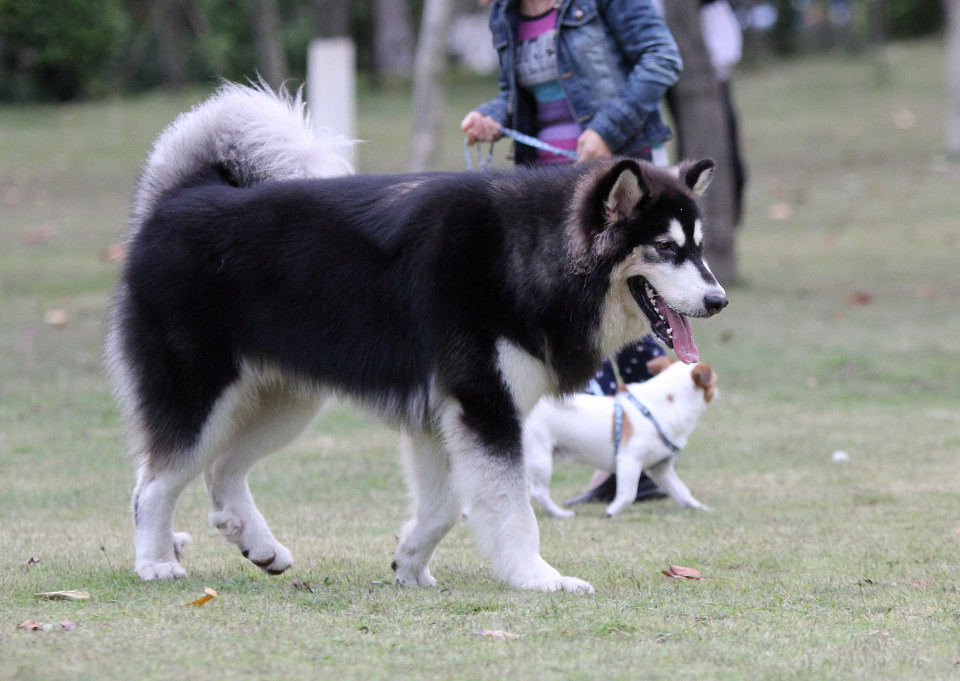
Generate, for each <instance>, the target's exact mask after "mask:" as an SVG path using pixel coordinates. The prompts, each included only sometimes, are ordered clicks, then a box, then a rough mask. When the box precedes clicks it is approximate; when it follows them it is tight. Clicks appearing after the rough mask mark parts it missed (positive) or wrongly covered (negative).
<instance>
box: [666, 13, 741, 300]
mask: <svg viewBox="0 0 960 681" xmlns="http://www.w3.org/2000/svg"><path fill="white" fill-rule="evenodd" d="M664 12H665V14H666V20H667V24H668V25H669V26H670V31H671V32H672V33H673V37H674V39H675V40H676V41H677V47H679V48H680V54H681V55H683V73H682V74H681V76H680V80H678V81H677V84H676V85H674V96H675V99H676V111H675V112H674V115H675V121H674V123H675V125H676V128H677V135H678V136H679V137H680V138H681V139H682V140H683V149H684V153H685V154H686V155H687V156H688V157H690V158H707V157H709V158H712V159H713V160H714V162H715V163H716V170H715V172H714V174H713V182H712V183H711V185H710V189H709V191H708V192H707V194H706V196H705V197H704V199H703V210H704V214H705V216H706V218H707V220H708V222H709V230H708V232H707V238H706V239H705V240H704V241H705V244H706V245H705V249H706V254H707V259H708V260H709V261H710V267H711V269H712V270H713V272H714V274H716V275H717V279H719V280H720V282H721V283H723V284H730V283H733V282H735V281H737V277H738V273H737V258H736V249H735V242H734V226H735V220H736V218H735V216H736V202H735V185H734V170H733V160H732V159H733V156H732V150H731V149H730V139H729V137H728V136H727V135H726V134H724V132H723V131H725V130H726V129H727V124H728V121H727V113H726V109H725V108H724V105H723V96H722V93H721V91H720V83H719V82H718V81H717V77H716V74H715V72H714V69H713V65H712V64H711V63H710V54H709V53H708V52H707V47H706V45H705V44H704V42H703V35H702V33H701V31H700V0H669V2H665V3H664Z"/></svg>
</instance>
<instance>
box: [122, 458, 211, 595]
mask: <svg viewBox="0 0 960 681" xmlns="http://www.w3.org/2000/svg"><path fill="white" fill-rule="evenodd" d="M198 468H199V467H198V466H197V465H195V464H194V465H188V466H182V467H173V468H169V469H162V470H159V471H153V470H150V468H149V467H148V466H147V464H146V463H144V464H141V466H140V470H139V472H138V474H137V486H136V488H135V489H134V492H133V521H134V528H135V529H134V547H135V549H136V553H137V557H136V563H135V565H134V571H135V572H136V573H137V574H138V575H139V576H140V578H141V579H145V580H147V581H151V580H154V579H179V578H181V577H186V576H187V571H186V570H184V569H183V566H182V565H180V555H181V554H182V552H183V548H184V547H185V546H186V545H187V544H188V543H189V542H190V535H189V534H186V533H185V532H177V533H174V531H173V515H174V511H176V508H177V499H179V498H180V493H181V492H183V488H184V487H186V486H187V483H189V482H190V481H191V480H193V478H195V477H196V475H197V473H198V472H199V470H198Z"/></svg>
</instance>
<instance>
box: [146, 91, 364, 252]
mask: <svg viewBox="0 0 960 681" xmlns="http://www.w3.org/2000/svg"><path fill="white" fill-rule="evenodd" d="M352 147H353V142H352V141H351V140H348V139H347V138H345V137H342V136H340V135H336V134H334V133H332V132H329V131H320V132H315V131H314V130H313V128H312V127H311V123H310V117H309V115H308V114H307V111H306V106H305V103H304V101H303V93H302V89H301V90H298V91H297V93H296V94H290V93H289V92H288V91H287V90H286V89H285V88H281V89H280V90H279V91H278V92H274V91H273V90H272V89H271V88H270V87H269V86H267V85H266V84H264V83H262V82H261V83H260V84H259V85H257V86H252V87H248V86H244V85H238V84H236V83H225V84H224V85H223V86H221V88H220V89H219V90H218V91H217V93H216V94H215V95H214V96H212V97H210V98H209V99H207V100H205V101H204V102H203V103H201V104H199V105H198V106H196V107H195V108H194V109H192V110H191V111H189V112H187V113H184V114H181V115H180V116H179V117H178V118H177V119H176V120H175V121H174V122H173V123H171V124H170V126H168V127H167V129H166V130H164V131H163V132H162V133H161V134H160V136H159V137H158V138H157V141H156V143H155V144H154V146H153V151H152V152H151V153H150V156H149V157H148V158H147V162H146V164H145V165H144V167H143V171H142V174H141V176H140V182H139V184H138V185H137V189H136V193H135V195H134V202H133V212H132V219H131V221H130V231H129V234H128V238H133V236H134V235H135V234H136V233H137V231H139V229H140V226H141V225H142V224H143V223H144V221H145V220H147V219H149V217H150V215H151V214H152V213H153V210H154V208H155V206H156V204H157V201H158V200H159V199H160V197H161V196H163V194H164V193H166V192H167V191H169V190H171V189H174V188H175V187H178V186H180V185H182V184H183V183H184V182H187V181H189V180H190V179H191V178H192V177H193V176H194V175H196V174H197V173H199V172H201V171H203V170H205V169H207V168H210V167H211V166H216V167H219V168H220V169H221V171H223V172H225V173H227V175H228V177H229V178H230V182H231V183H232V184H235V185H237V186H241V187H243V186H250V185H252V184H255V183H258V182H264V181H267V180H284V179H296V178H306V177H332V176H336V175H349V174H350V173H352V172H353V167H352V164H351V162H350V157H351V150H352Z"/></svg>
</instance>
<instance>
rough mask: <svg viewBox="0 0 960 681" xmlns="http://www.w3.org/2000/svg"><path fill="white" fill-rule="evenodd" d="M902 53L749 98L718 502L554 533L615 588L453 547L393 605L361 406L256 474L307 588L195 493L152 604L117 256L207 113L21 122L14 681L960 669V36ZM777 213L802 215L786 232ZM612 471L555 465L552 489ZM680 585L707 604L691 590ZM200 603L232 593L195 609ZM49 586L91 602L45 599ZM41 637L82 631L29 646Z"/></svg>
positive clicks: (118, 110) (3, 560) (379, 476)
mask: <svg viewBox="0 0 960 681" xmlns="http://www.w3.org/2000/svg"><path fill="white" fill-rule="evenodd" d="M890 56H891V65H892V77H891V80H890V81H889V82H887V83H884V84H877V83H875V82H874V81H873V80H872V79H873V74H874V70H873V67H872V65H871V64H870V63H869V62H868V61H867V60H866V59H860V58H848V57H830V58H823V59H818V58H812V59H808V60H804V61H801V62H795V63H788V64H777V65H770V66H768V67H766V68H764V69H762V70H759V71H756V72H750V73H741V74H738V76H737V79H736V83H735V87H736V95H737V97H738V101H739V108H740V112H741V117H742V121H743V128H744V137H745V147H746V155H747V159H748V162H749V166H750V189H749V196H748V207H747V208H748V212H747V220H746V223H745V224H744V225H743V226H742V228H741V232H740V235H739V244H738V245H739V253H740V259H741V267H740V269H741V272H742V274H743V279H744V281H743V283H742V284H741V285H738V286H736V287H732V288H731V289H730V291H729V294H730V298H731V301H732V302H731V304H730V307H729V308H728V309H727V310H726V311H725V312H724V313H723V314H722V315H721V316H720V317H718V318H716V319H714V320H710V321H705V322H698V323H697V324H696V329H695V330H696V333H697V340H698V343H699V345H700V348H701V351H702V354H703V356H704V358H705V359H706V360H708V361H710V362H711V363H712V364H713V365H714V367H715V368H716V369H717V371H718V372H719V374H720V376H721V389H722V393H723V395H722V398H721V400H720V401H719V402H718V403H716V405H715V406H714V407H713V408H712V409H711V410H710V411H709V412H708V413H707V414H706V416H705V417H704V418H703V419H702V421H701V424H700V426H699V428H698V430H697V432H696V434H695V435H694V437H693V439H692V441H691V443H690V445H689V447H688V449H687V451H686V452H685V453H684V457H683V460H682V463H681V474H682V475H683V477H684V479H685V480H686V482H687V483H688V484H689V486H690V487H691V489H692V490H693V491H694V493H695V494H696V495H697V497H698V498H700V499H701V500H702V501H704V502H705V503H707V504H709V505H711V506H713V507H714V508H715V509H716V511H715V512H714V513H712V514H702V513H694V512H688V511H682V510H679V509H676V508H674V507H673V505H672V504H670V503H669V502H654V503H648V504H643V505H637V506H634V507H632V508H630V509H628V510H627V511H626V512H624V513H623V514H622V515H621V516H619V517H617V518H616V519H614V520H605V519H603V518H602V509H601V508H600V507H590V508H584V509H582V510H581V511H580V512H579V513H578V515H577V517H576V518H574V519H572V520H569V521H557V520H554V519H550V518H543V519H542V523H541V535H542V547H543V553H544V556H545V557H546V558H547V559H548V560H549V561H551V562H552V563H553V564H555V565H556V566H558V567H559V568H560V569H561V570H563V571H564V572H565V573H567V574H573V575H576V576H579V577H583V578H586V579H589V580H590V581H591V582H592V583H593V584H594V586H595V587H596V588H597V594H596V595H595V596H593V597H577V596H572V595H566V594H553V595H544V594H530V593H518V592H513V591H510V590H508V589H506V588H504V587H503V586H502V585H501V584H499V583H497V582H496V581H495V580H494V579H493V578H492V577H491V576H490V574H489V571H488V570H487V568H486V566H485V565H484V564H483V563H482V562H481V561H479V560H478V558H477V553H476V551H475V549H474V546H473V543H472V541H471V539H470V537H469V536H468V534H467V533H466V531H465V529H464V528H463V527H462V526H460V527H457V528H455V529H454V530H453V531H452V532H451V533H450V535H449V536H448V537H447V538H446V539H445V540H444V542H443V543H442V544H441V546H440V548H439V549H438V551H437V555H436V558H435V560H434V564H433V573H434V575H435V576H436V577H437V578H438V582H439V584H438V587H437V588H436V589H430V590H405V589H404V590H401V589H397V588H395V587H394V586H392V585H391V583H390V578H391V573H390V570H389V563H390V559H391V554H392V551H393V547H394V535H395V533H396V532H397V530H398V529H399V528H400V525H401V524H402V521H403V519H404V518H405V515H406V512H407V503H408V502H407V499H406V494H405V491H404V488H403V484H402V480H401V474H400V469H399V465H398V462H397V458H396V455H395V451H394V450H395V445H396V436H395V435H394V434H393V433H391V432H390V431H388V430H385V429H383V428H382V427H381V426H379V425H376V424H374V423H371V422H369V421H367V420H366V418H365V417H364V416H363V415H362V414H361V413H359V412H357V411H355V410H353V409H352V408H350V407H348V406H344V405H336V406H334V407H333V408H332V409H331V410H330V411H329V412H328V413H327V414H325V415H324V416H323V417H322V418H321V419H320V420H319V421H318V422H317V423H316V424H315V425H314V426H312V427H311V428H310V429H309V431H308V433H307V434H306V435H305V436H304V437H303V438H301V439H300V440H299V441H298V442H297V443H296V444H295V445H293V446H292V447H291V448H289V449H288V450H287V451H285V452H283V453H281V454H278V455H275V456H273V457H272V458H270V459H268V460H267V461H266V462H265V463H264V464H263V465H262V466H260V467H258V468H257V469H256V471H255V472H254V475H253V478H252V480H251V485H252V487H253V489H254V493H255V495H256V496H257V499H258V502H259V503H260V506H261V509H262V510H263V512H264V515H265V516H266V517H267V518H268V519H269V520H270V522H271V524H272V527H273V530H274V532H275V534H276V535H277V536H278V538H280V540H281V541H283V542H284V543H286V544H287V545H288V546H289V547H290V548H291V550H292V551H293V552H294V555H295V557H296V560H297V563H296V565H295V566H294V568H293V570H292V571H291V573H290V574H287V575H284V576H283V577H279V578H269V577H266V576H263V575H261V574H260V573H259V571H257V570H256V569H255V568H253V567H252V566H250V565H249V564H248V563H247V562H246V561H244V560H243V559H242V558H241V557H240V555H239V553H238V552H237V551H236V549H235V548H234V547H232V546H230V545H228V544H226V543H225V542H223V541H222V540H221V539H220V538H219V537H217V536H215V534H214V533H213V532H212V531H211V530H210V529H209V528H208V527H207V525H206V520H205V516H206V500H205V495H204V492H203V490H202V488H201V486H200V485H198V484H195V485H193V486H191V487H190V488H188V490H187V492H186V493H185V495H184V497H183V499H182V501H181V504H180V507H179V509H178V516H177V518H178V522H177V525H178V528H179V529H183V530H186V531H189V532H191V533H192V534H193V536H194V544H193V545H192V546H191V547H190V551H189V553H188V556H187V558H186V561H185V565H186V567H187V569H188V570H189V572H190V576H189V577H188V578H187V579H186V580H182V581H179V582H176V583H165V584H145V583H142V582H140V581H139V580H138V579H137V578H136V577H135V576H134V575H133V572H132V569H131V566H132V563H133V550H132V528H131V521H130V518H129V509H128V505H129V493H130V489H131V485H132V468H131V466H130V464H129V462H128V461H126V459H125V457H124V455H123V450H124V444H123V432H122V427H121V425H120V423H119V421H118V419H117V416H116V414H115V410H114V407H113V403H112V399H111V396H110V391H109V388H108V386H107V384H106V382H105V380H104V377H103V371H102V369H101V361H100V353H101V338H102V334H103V317H104V310H105V308H106V304H107V297H108V295H109V289H110V286H111V284H112V282H113V281H114V280H115V278H116V275H117V265H116V264H115V263H111V262H109V261H106V260H104V259H103V257H102V255H101V252H102V251H103V249H104V248H106V247H107V246H108V245H109V244H111V243H114V242H116V241H117V240H119V239H120V237H121V234H122V230H123V222H124V219H125V213H126V208H127V201H128V197H129V194H130V190H131V188H132V186H133V183H134V180H135V177H136V172H137V167H138V164H139V163H140V162H141V161H142V159H143V157H144V156H145V154H146V152H147V150H148V149H149V146H150V143H151V141H152V139H153V138H154V136H155V135H156V133H157V132H158V131H159V130H160V129H161V128H162V126H163V125H165V124H166V123H167V122H169V121H170V120H171V119H172V118H173V117H174V116H175V115H176V113H177V112H179V111H181V110H182V109H184V108H186V107H187V106H189V104H190V103H191V102H194V101H196V100H197V99H198V98H200V97H202V96H203V94H204V93H202V92H191V93H188V94H186V95H184V96H181V97H176V98H170V97H165V96H160V95H150V96H145V97H141V98H137V99H132V100H125V101H108V102H100V103H93V104H82V105H75V106H67V107H56V108H54V107H17V108H14V107H9V106H7V107H2V108H0V150H2V151H0V244H2V245H3V248H2V249H0V547H2V550H0V679H51V680H53V679H63V678H70V679H91V680H92V679H135V678H146V679H182V678H210V679H212V678H251V679H254V678H255V679H264V678H268V679H279V678H331V677H336V678H339V679H354V678H356V679H371V678H394V677H397V676H401V675H402V676H404V677H408V678H436V677H439V676H441V675H442V676H443V677H444V678H451V679H488V678H508V677H516V678H531V679H533V678H535V679H611V678H636V677H643V678H649V679H678V678H685V679H730V680H736V681H740V680H742V679H864V678H871V679H898V680H899V679H955V678H957V676H958V673H960V671H958V667H957V665H956V662H957V659H958V657H960V534H958V528H960V505H958V501H957V500H958V498H960V496H958V495H960V476H958V475H957V462H958V460H960V361H958V358H960V315H958V314H957V309H958V308H957V303H956V301H957V299H958V297H960V276H958V274H957V265H956V262H957V255H958V253H960V250H958V232H957V216H958V207H960V202H958V197H957V187H958V184H957V182H958V178H960V174H958V170H957V168H956V167H951V166H950V165H949V164H948V163H947V162H946V161H945V160H944V158H943V156H942V155H941V148H942V125H941V114H942V110H943V77H942V74H943V69H942V61H943V55H942V49H941V45H940V44H937V43H918V44H909V45H905V46H897V47H894V48H892V49H891V55H890ZM492 91H493V85H492V82H490V81H489V80H488V79H470V78H467V79H462V80H458V81H457V82H456V83H454V84H453V89H452V92H451V93H450V94H449V112H448V120H449V125H448V129H447V131H446V138H445V146H444V152H443V160H442V161H441V163H440V165H441V166H442V167H444V168H450V169H459V168H462V166H463V156H462V155H463V150H462V146H461V142H460V137H459V134H458V124H459V121H460V118H461V117H462V115H463V113H464V112H465V111H466V110H468V109H469V108H470V107H471V106H472V105H474V104H475V103H477V102H479V101H482V100H484V99H486V98H488V97H489V96H491V94H492ZM359 104H360V121H359V133H360V136H361V137H362V138H364V139H367V140H369V143H368V144H366V145H364V146H363V147H362V148H361V149H360V165H361V167H362V168H363V169H364V170H366V171H383V172H393V171H398V170H402V169H403V159H404V156H405V153H406V139H407V135H408V129H409V127H408V126H409V115H408V113H407V109H408V98H407V93H406V90H405V89H400V88H385V89H383V90H381V91H376V92H373V91H366V90H365V91H363V92H361V93H360V99H359ZM904 110H909V111H910V112H911V114H912V124H910V122H911V119H910V117H909V116H905V115H904V114H903V111H904ZM505 151H506V144H505V143H502V144H500V145H498V154H499V155H500V157H501V158H502V154H503V152H505ZM782 204H785V205H788V206H789V207H790V209H791V210H792V214H791V216H790V217H789V219H786V220H778V219H773V218H772V217H771V210H775V211H776V210H779V211H781V212H782V211H783V205H782ZM50 310H65V311H66V312H67V313H68V314H69V322H68V323H67V324H66V326H64V327H62V328H55V327H52V326H49V325H47V324H45V323H44V315H45V314H46V313H47V312H48V311H50ZM835 450H844V451H846V452H848V453H849V455H850V460H849V461H848V462H846V463H834V462H833V461H832V460H831V455H832V453H833V452H834V451H835ZM588 475H589V471H587V470H586V469H584V468H581V467H576V466H573V465H571V464H565V463H563V464H561V465H560V466H559V468H558V471H557V474H556V476H555V480H554V488H555V490H554V494H555V496H556V497H557V498H564V497H565V496H566V495H571V494H573V493H575V492H577V491H579V490H580V489H582V486H583V485H584V483H585V481H586V479H587V477H588ZM32 556H38V557H39V558H40V562H39V563H37V564H34V565H30V566H24V565H20V564H19V563H20V562H21V561H26V560H27V559H29V558H30V557H32ZM671 564H679V565H686V566H689V567H695V568H697V569H698V570H700V571H701V572H702V573H703V574H704V575H705V576H706V578H707V579H706V580H705V581H702V582H685V581H683V582H682V581H679V580H669V579H667V578H666V577H664V576H663V575H661V574H660V571H661V570H663V569H666V568H667V567H668V566H669V565H671ZM294 578H299V579H301V580H303V581H305V582H308V583H309V584H310V585H312V588H313V591H312V592H309V591H303V590H297V589H295V588H294V587H293V585H292V580H293V579H294ZM204 586H210V587H212V588H214V589H217V590H218V591H219V593H220V596H219V597H218V598H217V599H215V600H214V601H212V602H210V603H208V604H207V605H206V606H204V607H202V608H188V607H184V604H185V603H187V602H190V601H193V600H195V599H196V598H198V597H200V596H201V595H202V594H203V587H204ZM58 589H84V590H87V591H89V592H91V593H92V594H93V595H94V597H93V599H92V600H91V601H89V602H85V603H64V602H47V601H37V600H34V599H33V598H32V594H34V593H36V592H39V591H50V590H58ZM28 619H33V620H38V621H45V622H52V623H56V622H59V621H61V620H70V621H72V622H75V623H76V624H77V629H76V630H74V631H59V632H49V633H39V632H28V631H21V630H17V629H16V627H17V625H18V624H20V623H21V622H23V621H25V620H28ZM483 629H485V630H502V631H508V632H511V633H513V634H516V635H518V636H519V637H520V638H518V639H514V640H501V639H497V638H490V637H485V636H480V635H477V634H475V633H474V632H475V631H477V630H483Z"/></svg>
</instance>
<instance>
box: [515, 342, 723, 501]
mask: <svg viewBox="0 0 960 681" xmlns="http://www.w3.org/2000/svg"><path fill="white" fill-rule="evenodd" d="M647 366H648V367H649V369H650V371H651V373H653V374H654V376H653V377H652V378H651V379H649V380H647V381H644V382H643V383H631V384H629V385H627V386H626V390H623V389H621V392H619V393H618V394H617V396H616V397H610V396H600V395H589V394H582V395H575V396H574V397H571V398H567V399H564V400H555V399H549V398H545V399H542V400H540V402H539V403H538V404H537V406H536V407H535V408H534V410H533V411H532V412H531V413H530V416H529V417H528V418H527V421H526V423H525V424H524V429H523V455H524V459H525V462H526V468H527V478H528V480H529V483H530V496H531V498H532V499H533V500H534V501H536V502H537V503H539V504H540V506H541V507H542V508H543V510H544V511H546V512H547V513H550V514H551V515H554V516H558V517H562V518H569V517H570V516H572V515H573V511H569V510H566V509H563V508H561V507H560V506H558V505H557V504H556V503H555V502H554V501H553V499H551V498H550V478H551V477H552V476H553V457H554V455H555V454H556V455H559V456H567V457H569V458H571V459H573V460H575V461H579V462H581V463H585V464H587V465H588V466H592V467H593V468H595V469H599V470H604V471H608V472H610V473H616V474H617V492H616V496H615V497H614V499H613V501H612V502H611V503H610V505H609V506H607V515H608V516H613V515H616V514H617V513H619V512H620V511H622V510H623V509H624V508H625V507H627V506H628V505H630V504H631V503H633V501H634V499H635V498H636V494H637V482H638V481H639V479H640V474H641V472H643V471H646V473H647V475H649V476H650V478H651V479H653V481H654V482H656V483H657V485H658V486H659V487H660V488H661V489H662V490H663V491H664V492H666V493H667V494H669V495H670V497H671V498H672V499H673V500H674V501H675V502H677V504H679V505H680V506H681V507H683V508H699V509H703V510H710V509H709V507H707V506H704V505H703V504H701V503H700V502H699V501H697V500H696V498H694V496H693V495H692V494H691V493H690V490H689V489H688V488H687V486H686V485H685V484H684V483H683V481H682V480H680V478H679V476H678V475H677V471H676V460H677V454H678V453H679V451H680V450H681V449H682V448H683V447H685V446H686V444H687V438H689V437H690V434H691V433H692V432H693V429H694V427H695V426H696V425H697V421H698V420H699V418H700V415H701V414H703V413H704V412H705V411H706V409H707V406H708V405H709V404H710V402H712V401H713V399H714V398H715V397H716V396H717V395H718V394H719V390H718V389H717V374H716V372H715V371H713V369H712V368H711V367H710V365H709V364H693V365H688V364H682V363H681V362H677V361H675V360H673V359H670V358H669V357H657V358H656V359H653V360H651V361H650V362H649V363H648V365H647ZM618 412H619V414H618ZM644 412H646V413H644ZM618 442H619V444H618Z"/></svg>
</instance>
